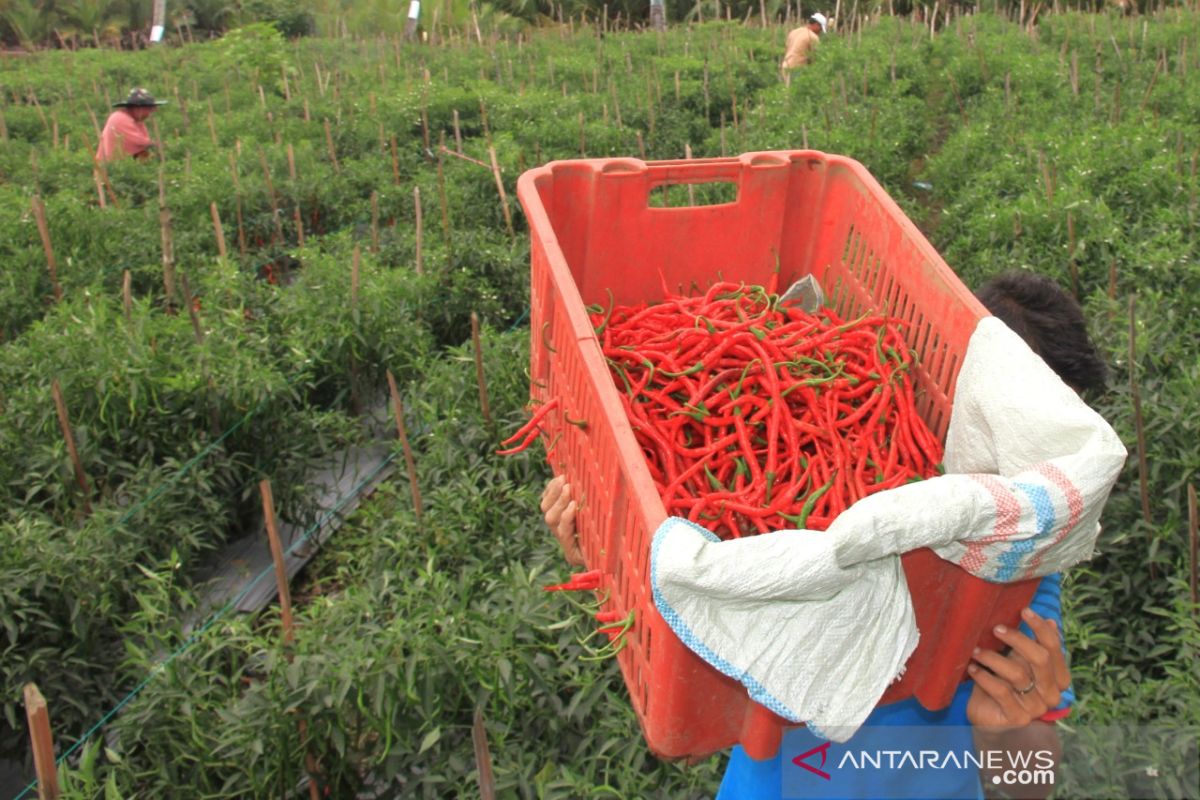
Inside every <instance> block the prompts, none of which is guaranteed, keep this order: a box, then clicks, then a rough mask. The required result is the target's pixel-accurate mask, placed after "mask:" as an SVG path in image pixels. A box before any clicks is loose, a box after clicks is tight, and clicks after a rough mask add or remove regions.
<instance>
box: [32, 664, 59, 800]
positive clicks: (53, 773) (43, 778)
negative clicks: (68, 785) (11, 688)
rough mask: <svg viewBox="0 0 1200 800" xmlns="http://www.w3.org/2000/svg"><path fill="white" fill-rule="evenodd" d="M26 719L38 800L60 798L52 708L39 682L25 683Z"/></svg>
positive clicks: (56, 799)
mask: <svg viewBox="0 0 1200 800" xmlns="http://www.w3.org/2000/svg"><path fill="white" fill-rule="evenodd" d="M25 719H26V720H27V721H28V722H29V740H30V744H31V746H32V750H33V768H34V772H35V773H36V774H37V782H38V800H58V797H59V796H60V794H61V792H60V790H59V788H58V766H57V765H56V764H55V762H54V738H53V736H52V735H51V733H50V710H49V708H47V706H46V699H45V698H44V697H42V693H41V692H40V691H38V687H37V684H35V683H27V684H25Z"/></svg>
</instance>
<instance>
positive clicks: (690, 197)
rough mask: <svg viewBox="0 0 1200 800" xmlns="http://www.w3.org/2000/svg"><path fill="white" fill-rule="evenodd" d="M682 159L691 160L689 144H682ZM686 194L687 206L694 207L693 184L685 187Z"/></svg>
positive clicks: (694, 192)
mask: <svg viewBox="0 0 1200 800" xmlns="http://www.w3.org/2000/svg"><path fill="white" fill-rule="evenodd" d="M683 157H684V158H685V159H686V160H688V161H691V160H692V146H691V144H689V143H687V142H684V144H683ZM687 192H688V205H689V206H694V205H696V186H695V184H691V183H689V184H688V185H687Z"/></svg>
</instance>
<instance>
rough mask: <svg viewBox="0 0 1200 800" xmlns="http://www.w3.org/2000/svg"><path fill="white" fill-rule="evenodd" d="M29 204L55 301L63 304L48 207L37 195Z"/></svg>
mask: <svg viewBox="0 0 1200 800" xmlns="http://www.w3.org/2000/svg"><path fill="white" fill-rule="evenodd" d="M29 202H30V204H31V205H32V207H33V218H34V220H36V221H37V229H38V235H40V236H41V237H42V251H43V252H44V253H45V254H46V271H47V272H49V273H50V284H51V285H52V286H53V287H54V299H55V301H57V302H62V299H63V291H62V286H61V285H60V284H59V282H58V264H57V262H56V261H55V260H54V247H53V245H51V243H50V225H49V223H47V221H46V207H45V206H44V205H42V198H41V197H39V196H38V195H36V194H35V195H34V196H33V197H32V198H31V199H30V201H29Z"/></svg>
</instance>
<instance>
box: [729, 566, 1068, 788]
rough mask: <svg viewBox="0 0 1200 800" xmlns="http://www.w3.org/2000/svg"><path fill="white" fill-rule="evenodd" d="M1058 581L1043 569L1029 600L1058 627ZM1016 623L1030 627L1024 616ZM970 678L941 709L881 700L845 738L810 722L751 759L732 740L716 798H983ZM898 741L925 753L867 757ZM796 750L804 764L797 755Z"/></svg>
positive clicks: (894, 747)
mask: <svg viewBox="0 0 1200 800" xmlns="http://www.w3.org/2000/svg"><path fill="white" fill-rule="evenodd" d="M1061 585H1062V580H1061V577H1060V576H1059V575H1057V574H1055V575H1047V576H1046V577H1045V578H1043V579H1042V582H1041V583H1040V584H1039V585H1038V589H1037V592H1036V593H1035V594H1034V597H1033V600H1032V601H1031V602H1030V604H1029V605H1030V607H1031V608H1033V610H1034V611H1035V612H1037V614H1038V615H1039V616H1041V617H1043V618H1045V619H1052V620H1054V622H1055V623H1056V624H1057V625H1058V627H1059V630H1060V631H1061V630H1062V603H1061ZM1021 631H1022V632H1023V633H1025V634H1026V635H1030V636H1031V635H1032V631H1031V630H1030V629H1029V626H1027V625H1026V624H1025V623H1024V622H1022V623H1021ZM974 686H975V684H974V683H973V682H972V681H966V682H964V683H962V684H960V685H959V687H958V690H957V691H956V692H955V694H954V698H953V700H952V701H951V702H950V705H949V706H947V707H946V708H943V709H941V710H939V711H929V710H928V709H925V708H923V707H922V706H921V705H920V703H918V702H917V701H916V700H915V699H912V698H910V699H908V700H902V701H901V702H899V703H891V704H889V705H886V706H880V707H879V708H876V709H875V710H874V711H873V712H871V715H870V716H869V717H867V720H866V722H865V723H864V725H863V728H862V729H860V730H859V732H858V733H856V734H855V735H854V736H853V737H852V738H851V739H850V741H849V742H846V743H845V744H832V745H831V744H829V743H827V742H825V740H823V739H821V738H819V737H817V736H814V735H813V734H812V732H811V731H809V730H808V729H807V728H794V729H791V730H788V731H786V732H785V734H784V737H783V744H782V746H781V747H780V749H779V752H778V753H777V754H776V755H775V756H774V757H773V758H768V759H766V760H763V761H755V760H754V759H752V758H750V757H749V756H748V755H746V752H745V751H744V750H743V749H742V748H741V747H740V746H739V747H734V748H733V752H732V753H731V754H730V757H729V766H728V767H727V768H726V770H725V777H724V779H723V780H722V781H721V788H720V790H719V791H718V793H717V800H773V799H774V798H780V799H781V800H789V799H790V798H844V799H845V800H884V798H927V797H938V798H964V799H965V800H972V799H973V798H982V797H983V792H982V787H981V786H980V784H979V769H978V766H977V765H974V764H971V763H968V762H967V761H966V759H965V758H961V757H960V756H961V755H962V754H964V753H970V752H973V751H974V741H973V738H972V735H971V723H970V722H969V721H968V720H967V701H968V700H969V699H970V696H971V691H972V689H973V688H974ZM1074 702H1075V695H1074V694H1073V693H1072V691H1071V690H1070V689H1067V690H1066V691H1065V692H1063V699H1062V703H1061V704H1060V705H1059V706H1058V708H1059V709H1064V708H1069V707H1070V706H1071V705H1072V704H1073V703H1074ZM897 728H904V729H906V730H896V729H897ZM889 729H891V730H890V731H889ZM898 747H902V748H903V749H904V750H905V751H911V752H912V753H913V754H915V755H916V757H917V758H918V759H920V758H922V756H921V754H922V753H926V754H928V755H926V756H924V757H925V758H926V759H927V760H926V762H925V763H924V764H916V763H913V762H912V761H909V762H907V763H906V764H903V765H900V768H891V769H880V768H877V766H876V763H867V762H878V760H879V759H881V758H882V759H884V760H887V759H893V760H895V759H896V758H898V756H897V755H895V752H896V750H897V748H898ZM889 753H891V754H892V755H886V754H889ZM881 754H884V755H881ZM797 758H799V760H800V761H801V762H802V763H801V764H796V763H795V761H794V759H797ZM909 765H911V767H915V768H909ZM891 766H892V767H895V766H896V764H892V765H891Z"/></svg>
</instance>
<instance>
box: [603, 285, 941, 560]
mask: <svg viewBox="0 0 1200 800" xmlns="http://www.w3.org/2000/svg"><path fill="white" fill-rule="evenodd" d="M664 291H667V290H666V288H665V287H664ZM776 303H777V298H776V297H775V296H774V293H773V292H772V291H768V290H764V289H763V288H762V287H756V286H747V285H743V284H737V283H731V282H728V281H721V282H716V283H713V284H712V285H710V286H709V287H708V289H707V291H705V292H704V294H703V295H702V296H692V297H684V296H678V295H671V294H669V293H668V294H667V296H666V298H665V299H664V301H663V302H662V303H659V304H656V305H645V304H640V305H637V306H615V305H614V304H613V303H612V301H611V299H610V302H609V305H608V307H607V308H605V307H602V306H601V307H597V308H596V309H595V310H593V311H592V314H593V316H592V321H593V324H597V323H599V325H600V328H599V329H598V330H597V333H598V334H599V333H601V331H602V332H603V348H602V349H603V352H604V355H605V356H606V357H607V359H608V362H609V365H610V368H611V370H612V372H613V376H614V380H615V381H616V382H617V385H618V387H621V388H623V390H624V391H623V392H622V393H621V394H620V395H619V396H620V398H621V401H622V404H623V405H624V407H625V410H626V413H627V415H628V416H629V419H630V421H631V423H632V424H633V425H632V427H633V431H634V435H635V437H636V438H637V440H638V443H639V445H640V446H641V448H642V451H643V453H644V454H645V455H646V460H647V467H648V469H649V471H650V475H651V476H652V478H653V480H654V481H655V484H656V486H657V488H658V490H659V493H660V494H661V495H662V497H663V502H664V506H665V507H666V510H667V511H668V512H669V513H678V514H681V515H686V516H687V517H688V518H689V519H692V520H694V521H697V522H699V523H700V524H703V525H705V526H706V527H708V528H710V529H711V530H714V531H715V532H717V533H718V535H720V536H725V537H729V536H741V535H743V534H746V533H755V532H765V531H768V530H771V529H775V528H778V527H784V526H787V525H788V524H789V520H790V521H791V524H795V521H796V520H798V519H800V518H801V512H802V511H803V512H804V515H803V516H804V524H805V525H807V526H809V527H819V528H824V527H826V526H827V525H828V524H829V522H831V521H832V519H833V518H834V517H835V516H836V515H837V514H839V513H840V512H841V511H842V510H844V509H845V508H846V506H847V505H848V504H849V503H852V502H855V501H857V500H859V499H861V498H862V497H865V496H866V495H868V494H871V493H874V492H875V491H881V490H882V489H883V487H888V488H891V487H893V486H896V485H899V484H900V483H902V482H904V481H905V480H908V479H909V478H910V477H911V476H912V475H914V474H919V475H923V476H928V475H930V474H933V471H934V466H933V465H934V464H936V463H937V462H938V461H939V460H940V446H939V445H938V443H937V441H936V440H935V439H934V437H933V435H932V434H931V433H929V432H928V430H927V429H925V428H924V426H923V423H922V422H921V420H920V419H919V417H918V415H917V413H916V410H915V405H913V394H912V384H911V382H910V381H911V378H912V376H913V375H914V374H915V373H913V372H912V371H910V369H909V366H910V364H911V361H910V357H909V352H910V351H909V350H908V345H907V344H906V343H905V341H904V338H903V336H902V335H901V333H900V331H899V328H898V327H897V326H898V325H899V322H898V321H897V320H891V319H888V318H886V317H883V316H880V315H877V314H864V315H862V316H859V317H857V318H854V319H851V320H849V321H846V320H843V319H841V318H840V317H839V316H838V315H837V314H836V313H834V312H832V311H831V310H828V309H823V310H822V311H820V312H819V313H817V314H806V313H804V312H802V311H799V310H798V309H795V308H790V307H789V308H786V309H779V308H777V306H776ZM601 312H603V314H604V317H603V319H601V317H600V313H601ZM806 506H807V510H805V509H806Z"/></svg>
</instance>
